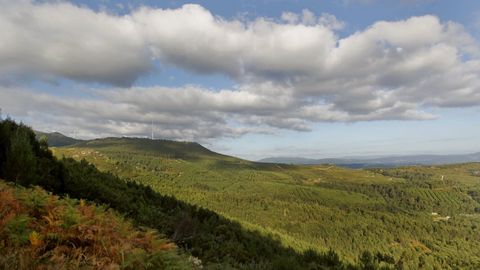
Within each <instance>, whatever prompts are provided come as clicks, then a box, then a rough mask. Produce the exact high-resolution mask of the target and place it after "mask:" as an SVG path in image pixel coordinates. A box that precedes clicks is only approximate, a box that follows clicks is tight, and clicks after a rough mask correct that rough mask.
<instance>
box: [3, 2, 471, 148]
mask: <svg viewBox="0 0 480 270" xmlns="http://www.w3.org/2000/svg"><path fill="white" fill-rule="evenodd" d="M0 5H1V9H0V32H1V33H2V35H3V37H2V40H1V41H0V81H13V82H15V81H17V80H18V78H30V79H46V80H55V79H62V78H67V79H71V80H76V81H83V82H101V83H106V84H110V85H113V86H114V88H113V89H108V87H104V89H101V90H98V91H97V95H96V96H95V98H91V99H81V100H72V99H68V98H61V97H57V96H53V95H49V96H46V95H45V94H39V93H35V92H28V91H27V90H24V89H20V88H15V87H13V86H11V87H10V88H8V87H4V88H3V89H1V90H0V91H1V95H2V96H1V100H0V102H1V103H0V105H1V106H10V102H12V103H11V104H16V103H18V104H24V105H25V104H27V103H26V100H27V99H28V96H32V95H36V96H38V98H36V99H35V103H36V104H35V105H34V106H27V105H25V106H24V109H25V113H27V114H29V115H28V116H29V117H34V116H32V115H33V114H34V113H33V112H34V111H35V112H37V113H38V112H40V111H41V110H40V109H41V108H42V106H48V107H49V108H53V109H52V110H56V111H57V112H56V113H58V115H62V117H70V118H69V119H68V121H74V120H75V119H89V120H88V121H89V125H95V126H92V127H90V130H93V129H96V130H97V131H99V132H100V133H102V132H103V133H115V132H117V133H122V134H126V135H129V134H136V133H138V132H139V131H142V130H143V131H144V130H145V129H147V128H148V123H149V122H150V121H151V119H154V120H155V121H157V122H158V123H159V125H161V126H162V132H164V134H163V135H164V136H166V137H169V138H170V137H178V138H194V139H198V138H212V137H218V136H238V135H241V134H244V133H245V132H252V131H253V132H270V129H272V128H273V129H275V128H287V129H294V130H309V127H310V125H311V124H312V123H314V122H321V121H344V122H351V121H371V120H388V119H404V120H411V119H432V118H434V117H435V116H434V115H431V114H429V113H427V112H425V108H429V107H462V106H478V105H480V75H479V74H480V60H479V55H480V54H479V49H478V44H477V42H476V40H475V39H474V38H472V37H471V36H470V35H469V34H468V33H467V32H466V31H465V29H464V28H463V27H462V26H461V25H459V24H457V23H454V22H442V21H440V20H439V19H438V18H437V17H435V16H431V15H425V16H420V17H411V18H407V19H405V20H399V21H379V22H376V23H374V24H372V25H371V26H369V27H367V28H366V29H363V30H359V31H357V32H355V33H353V34H351V35H347V36H343V37H341V36H339V35H338V33H337V32H336V31H337V30H339V29H341V28H342V27H344V25H345V23H344V22H342V21H340V20H338V19H337V18H336V17H335V16H334V15H332V14H326V13H324V14H320V15H316V14H314V13H312V12H311V11H309V10H303V11H302V12H301V13H299V14H296V13H291V12H285V13H283V14H282V16H281V18H279V19H278V20H275V19H271V18H263V17H259V18H256V19H254V20H238V19H225V18H222V17H219V16H215V15H213V14H212V13H211V12H210V11H208V10H207V9H205V8H203V7H201V6H199V5H193V4H190V5H184V6H182V7H180V8H176V9H154V8H149V7H142V8H139V9H137V10H134V11H132V12H131V13H129V14H126V15H122V16H120V15H115V14H108V13H105V12H95V11H92V10H90V9H88V8H85V7H79V6H75V5H73V4H69V3H63V2H60V3H59V2H53V3H52V2H46V3H32V2H28V1H18V2H13V1H0ZM156 61H159V62H161V63H162V64H167V65H175V66H177V67H179V68H182V69H185V70H188V71H190V72H196V73H200V74H208V73H220V74H224V75H226V76H230V77H231V78H232V79H233V80H234V81H235V82H236V83H237V85H238V86H237V88H235V89H223V90H222V89H216V90H210V89H205V88H201V87H194V86H185V87H182V88H175V89H173V88H165V87H160V86H159V87H151V88H143V89H141V88H138V87H135V86H132V85H134V83H135V81H136V80H137V79H138V78H139V77H141V76H143V75H145V74H147V73H149V72H154V71H153V66H154V64H155V63H156ZM12 89H15V90H12ZM22 102H23V103H22ZM76 102H80V103H79V104H78V105H75V106H74V104H75V103H76ZM19 107H21V106H19ZM75 108H77V109H75ZM78 108H81V109H78ZM10 109H12V110H16V111H17V112H18V113H21V111H19V110H18V109H15V108H10ZM70 111H71V112H72V113H69V112H70ZM73 112H74V113H73ZM42 113H44V110H43V111H42ZM51 117H55V116H54V114H51ZM95 117H98V118H99V119H95ZM57 118H58V117H57ZM57 121H59V123H66V122H68V121H65V120H64V119H57ZM75 121H76V120H75ZM112 121H113V122H112ZM85 130H88V129H87V126H86V127H85ZM140 133H141V132H140Z"/></svg>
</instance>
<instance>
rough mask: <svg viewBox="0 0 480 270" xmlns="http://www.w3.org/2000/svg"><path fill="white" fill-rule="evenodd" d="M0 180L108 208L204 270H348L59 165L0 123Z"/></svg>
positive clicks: (128, 185) (21, 131) (326, 256)
mask: <svg viewBox="0 0 480 270" xmlns="http://www.w3.org/2000/svg"><path fill="white" fill-rule="evenodd" d="M25 168H28V170H25ZM0 178H4V179H6V180H9V181H12V182H15V183H16V184H21V185H24V186H30V185H38V186H41V187H43V188H44V189H46V190H48V191H51V192H53V193H55V194H59V195H67V196H69V197H72V198H77V199H80V198H82V199H87V200H90V201H94V202H97V203H101V204H106V205H108V206H109V207H111V208H113V209H115V210H116V211H118V212H120V213H123V214H124V215H125V216H126V217H128V218H131V219H132V220H133V221H134V222H135V223H136V224H138V225H142V226H150V227H153V228H156V229H158V231H159V232H161V233H163V234H165V235H167V236H168V237H169V238H170V239H172V240H173V241H174V242H175V243H176V244H177V245H179V246H181V247H183V248H184V249H186V250H187V251H188V252H190V253H191V254H192V255H194V256H196V257H199V258H200V259H201V260H202V261H203V262H204V264H205V265H209V266H213V265H215V264H218V267H217V269H228V268H230V267H235V268H242V269H345V268H346V265H345V264H344V263H342V262H341V261H340V260H339V257H338V256H337V254H336V253H335V252H333V251H330V252H327V253H322V254H320V253H317V252H315V251H311V250H310V251H307V252H305V253H298V252H296V251H295V250H293V249H291V248H286V247H284V246H282V244H281V243H280V241H279V240H278V239H277V238H275V237H274V236H272V235H263V234H261V233H259V232H256V231H249V230H245V229H244V228H243V227H242V226H241V225H240V224H239V223H237V222H233V221H230V220H228V219H225V218H223V217H221V216H219V215H218V214H216V213H214V212H212V211H210V210H206V209H202V208H199V207H197V206H195V205H191V204H187V203H185V202H182V201H179V200H177V199H175V198H173V197H170V196H164V195H161V194H159V193H157V192H155V191H153V190H152V189H151V188H150V187H147V186H143V185H140V184H137V183H135V182H132V181H125V180H123V179H120V178H118V177H116V176H114V175H112V174H110V173H104V172H100V171H99V170H98V169H97V168H96V167H95V166H93V165H92V164H89V163H88V162H86V161H85V160H82V161H80V162H78V161H75V160H74V159H71V158H69V159H62V160H57V159H56V158H55V157H53V155H52V153H51V152H50V150H49V149H48V145H46V143H45V142H39V141H37V140H36V137H35V134H34V133H33V131H32V130H31V129H30V128H28V127H26V126H24V125H19V124H16V123H15V122H13V121H10V120H6V121H0Z"/></svg>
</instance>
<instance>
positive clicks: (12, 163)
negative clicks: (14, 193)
mask: <svg viewBox="0 0 480 270" xmlns="http://www.w3.org/2000/svg"><path fill="white" fill-rule="evenodd" d="M7 153H8V154H7V159H6V162H5V168H4V171H5V175H6V177H7V178H8V179H12V180H13V181H14V182H15V183H17V184H29V183H30V182H31V181H32V180H33V178H34V175H35V171H36V159H35V156H34V153H33V149H32V145H31V144H30V140H29V134H28V133H27V131H26V130H25V129H23V128H21V127H20V128H18V129H17V130H16V131H15V132H14V135H13V136H12V137H11V138H10V143H9V145H8V150H7Z"/></svg>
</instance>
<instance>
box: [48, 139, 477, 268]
mask: <svg viewBox="0 0 480 270" xmlns="http://www.w3.org/2000/svg"><path fill="white" fill-rule="evenodd" d="M54 153H55V155H57V156H63V155H65V156H69V157H74V158H75V159H78V160H81V159H86V160H87V161H89V162H91V163H93V164H95V165H96V166H97V167H98V168H99V169H100V170H103V171H108V172H111V173H113V174H115V175H118V176H120V177H121V178H125V179H132V180H134V181H136V182H137V183H141V184H145V185H148V186H150V187H152V188H153V189H154V190H155V191H158V192H160V193H162V194H168V195H172V196H175V197H176V198H178V199H180V200H183V201H186V202H188V203H191V204H195V205H199V206H202V207H205V208H208V209H210V210H213V211H215V212H217V213H219V214H221V215H222V216H224V217H227V218H229V219H232V220H235V221H238V222H240V224H242V226H243V227H244V228H247V229H254V230H258V231H260V232H262V233H263V234H264V235H270V234H272V235H274V236H275V237H277V238H278V239H279V240H280V241H281V242H282V243H283V244H284V245H286V246H290V247H293V248H294V249H295V250H297V251H299V252H301V251H305V250H308V249H313V250H316V251H318V252H325V251H327V250H329V249H333V250H335V251H337V252H338V253H339V254H340V256H341V258H342V259H344V260H347V261H349V262H357V261H358V259H357V258H359V256H361V255H362V252H363V251H365V250H368V251H370V252H371V253H373V254H377V255H378V256H377V258H382V259H383V260H384V261H385V262H384V264H388V263H390V265H392V266H393V265H395V266H396V267H397V268H399V269H457V268H461V269H478V267H479V266H480V253H478V250H480V241H478V239H480V230H479V229H478V226H479V222H480V214H479V212H480V200H479V198H480V177H479V175H478V172H479V171H480V164H478V163H472V164H463V165H449V166H436V167H406V168H399V169H382V170H380V169H371V170H351V169H344V168H338V167H333V166H292V165H280V164H263V163H254V162H249V161H245V160H241V159H236V158H232V157H227V156H223V155H219V154H215V153H213V152H210V151H208V150H207V149H205V148H203V147H201V146H200V145H198V144H193V143H179V142H170V141H151V140H147V139H115V138H110V139H104V140H95V141H91V142H85V143H83V144H81V145H76V146H75V147H73V148H69V147H65V148H56V149H54ZM387 262H388V263H387Z"/></svg>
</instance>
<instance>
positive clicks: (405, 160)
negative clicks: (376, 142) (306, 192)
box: [257, 152, 480, 168]
mask: <svg viewBox="0 0 480 270" xmlns="http://www.w3.org/2000/svg"><path fill="white" fill-rule="evenodd" d="M257 162H264V163H283V164H295V165H319V164H334V165H337V166H342V167H348V168H368V167H397V166H412V165H441V164H457V163H469V162H480V152H475V153H470V154H452V155H431V154H423V155H421V154H420V155H398V156H397V155H395V156H385V157H368V156H367V157H357V158H321V159H310V158H303V157H269V158H264V159H260V160H258V161H257Z"/></svg>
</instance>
